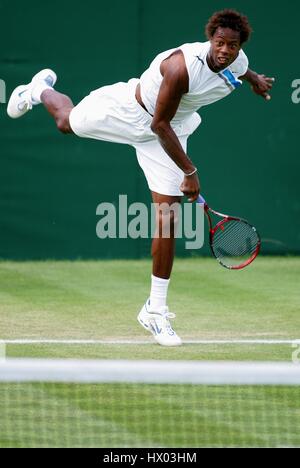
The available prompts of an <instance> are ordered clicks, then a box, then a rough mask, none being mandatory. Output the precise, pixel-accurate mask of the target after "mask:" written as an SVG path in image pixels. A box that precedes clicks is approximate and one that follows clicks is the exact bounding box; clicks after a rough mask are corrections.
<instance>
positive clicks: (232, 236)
mask: <svg viewBox="0 0 300 468" xmlns="http://www.w3.org/2000/svg"><path fill="white" fill-rule="evenodd" d="M197 203H199V204H201V205H203V207H204V211H205V214H206V216H207V219H208V223H209V234H210V236H209V239H210V248H211V251H212V254H213V256H214V257H215V258H216V259H217V260H218V261H219V263H220V264H221V265H222V266H223V267H225V268H228V269H229V270H242V269H243V268H245V267H247V266H248V265H250V264H251V263H252V262H253V261H254V260H255V259H256V257H257V256H258V254H259V252H260V249H261V239H260V236H259V234H258V232H257V230H256V229H255V227H254V226H251V224H249V223H248V221H246V220H245V219H241V218H236V217H234V216H227V215H224V214H222V213H218V212H217V211H214V210H212V209H211V208H210V207H209V206H208V205H207V203H206V201H205V200H204V198H203V197H202V196H201V195H200V196H199V198H198V200H197ZM211 214H214V215H215V216H217V217H218V218H221V221H219V222H218V223H217V224H216V225H213V221H212V218H211Z"/></svg>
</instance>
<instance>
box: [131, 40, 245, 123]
mask: <svg viewBox="0 0 300 468" xmlns="http://www.w3.org/2000/svg"><path fill="white" fill-rule="evenodd" d="M210 47H211V44H210V42H209V41H208V42H202V43H201V42H195V43H192V44H184V45H182V46H180V47H179V48H176V49H171V50H168V51H166V52H163V53H161V54H159V55H158V56H157V57H156V58H155V59H154V60H153V62H152V63H151V65H150V67H149V68H148V70H146V71H145V73H143V75H142V76H141V78H140V84H141V97H142V101H143V103H144V104H145V106H146V108H147V110H148V112H149V113H150V114H152V115H154V112H155V106H156V101H157V97H158V93H159V89H160V86H161V83H162V80H163V76H162V75H161V72H160V66H161V63H162V62H163V60H165V59H167V58H168V57H169V56H170V55H171V54H172V53H173V52H175V51H176V50H178V49H180V50H181V51H182V52H183V54H184V58H185V63H186V67H187V71H188V75H189V91H188V93H186V94H184V95H183V97H182V99H181V102H180V104H179V107H178V110H177V113H176V115H175V117H174V119H173V120H172V123H174V124H176V123H180V122H182V121H183V120H185V119H187V118H189V117H191V115H192V114H193V113H195V112H196V111H198V110H199V109H200V108H201V107H203V106H207V105H209V104H212V103H214V102H216V101H219V100H220V99H223V98H225V97H226V96H228V95H229V94H231V92H232V91H234V90H235V89H236V88H238V87H239V86H241V85H242V81H240V80H239V79H238V78H239V77H240V76H243V75H244V74H245V73H246V71H247V70H248V65H249V62H248V58H247V56H246V54H245V53H244V52H243V50H240V52H239V55H238V57H237V59H236V60H235V61H234V62H233V63H232V64H231V65H230V66H229V67H227V68H226V69H224V70H222V71H221V72H219V73H215V72H213V71H212V70H211V69H210V68H209V66H208V64H207V61H206V58H207V54H208V52H209V50H210Z"/></svg>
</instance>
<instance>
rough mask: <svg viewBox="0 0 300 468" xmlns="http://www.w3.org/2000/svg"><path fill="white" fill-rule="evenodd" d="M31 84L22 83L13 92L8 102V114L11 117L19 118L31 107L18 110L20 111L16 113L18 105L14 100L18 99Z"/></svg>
mask: <svg viewBox="0 0 300 468" xmlns="http://www.w3.org/2000/svg"><path fill="white" fill-rule="evenodd" d="M28 86H29V84H27V85H20V86H18V87H17V88H15V89H14V91H13V92H12V94H11V96H10V99H9V101H8V104H7V114H8V115H9V117H10V118H11V119H18V118H19V117H22V116H23V115H24V114H26V113H27V112H28V111H29V109H24V111H20V110H19V111H18V113H17V114H16V113H15V109H16V106H15V105H14V104H13V102H14V101H15V100H16V97H17V95H19V94H20V93H22V92H23V91H26V90H27V89H28Z"/></svg>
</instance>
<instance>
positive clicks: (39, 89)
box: [31, 81, 53, 104]
mask: <svg viewBox="0 0 300 468" xmlns="http://www.w3.org/2000/svg"><path fill="white" fill-rule="evenodd" d="M46 89H53V88H52V87H51V86H49V85H47V83H45V82H44V81H39V82H38V83H36V84H35V85H34V86H33V88H32V90H31V98H32V100H33V103H34V104H40V103H41V102H42V101H41V95H42V93H43V92H44V91H45V90H46Z"/></svg>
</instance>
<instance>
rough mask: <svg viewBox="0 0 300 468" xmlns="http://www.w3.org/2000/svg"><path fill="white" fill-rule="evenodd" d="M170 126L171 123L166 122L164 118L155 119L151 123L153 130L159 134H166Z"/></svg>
mask: <svg viewBox="0 0 300 468" xmlns="http://www.w3.org/2000/svg"><path fill="white" fill-rule="evenodd" d="M169 128H170V124H169V123H167V122H164V121H163V120H159V121H155V120H153V121H152V124H151V130H152V132H153V133H155V135H157V136H162V135H164V134H165V133H166V132H167V131H168V129H169Z"/></svg>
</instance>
